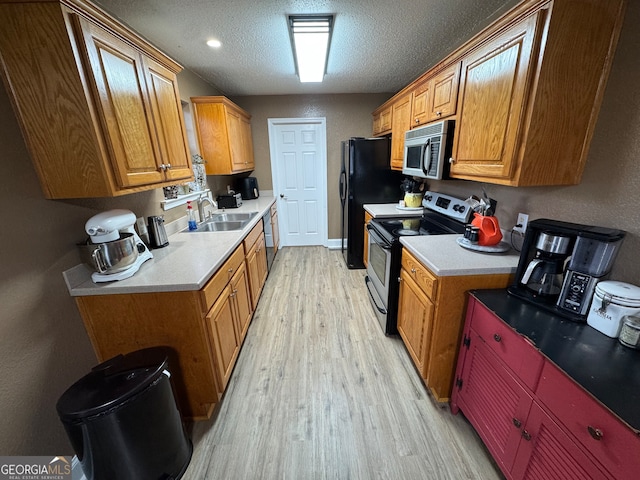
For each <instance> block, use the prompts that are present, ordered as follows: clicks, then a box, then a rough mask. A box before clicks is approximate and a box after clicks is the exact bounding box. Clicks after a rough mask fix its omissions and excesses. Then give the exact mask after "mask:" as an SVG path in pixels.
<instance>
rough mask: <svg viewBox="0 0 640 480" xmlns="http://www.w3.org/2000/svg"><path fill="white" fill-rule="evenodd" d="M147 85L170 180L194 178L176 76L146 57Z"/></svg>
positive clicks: (167, 175)
mask: <svg viewBox="0 0 640 480" xmlns="http://www.w3.org/2000/svg"><path fill="white" fill-rule="evenodd" d="M143 61H144V66H145V71H146V74H147V85H148V89H149V97H150V100H151V107H152V108H151V111H152V112H153V123H154V125H155V127H156V134H157V136H158V144H159V147H160V161H161V165H165V168H164V169H163V170H164V172H165V176H166V179H167V180H182V179H189V178H192V177H193V172H192V170H191V161H190V159H189V149H188V147H187V145H188V141H187V138H186V128H185V125H184V119H183V117H182V105H181V104H180V93H179V92H178V82H177V78H176V75H175V74H174V73H173V72H172V71H170V70H168V69H167V68H165V67H163V66H162V65H160V64H159V63H158V62H156V61H155V60H152V59H150V58H148V57H143Z"/></svg>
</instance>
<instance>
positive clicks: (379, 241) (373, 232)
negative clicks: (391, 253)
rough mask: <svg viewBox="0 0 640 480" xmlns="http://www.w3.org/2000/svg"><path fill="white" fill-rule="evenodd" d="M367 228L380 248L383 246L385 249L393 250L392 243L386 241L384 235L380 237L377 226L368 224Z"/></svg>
mask: <svg viewBox="0 0 640 480" xmlns="http://www.w3.org/2000/svg"><path fill="white" fill-rule="evenodd" d="M367 230H368V231H369V235H370V236H371V237H372V238H373V241H374V242H375V243H376V245H378V246H379V247H380V248H383V249H385V250H391V245H389V244H388V243H387V242H385V241H384V239H383V238H382V237H380V235H379V234H378V232H376V230H375V228H373V227H372V226H371V225H368V224H367Z"/></svg>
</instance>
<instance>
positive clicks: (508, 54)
mask: <svg viewBox="0 0 640 480" xmlns="http://www.w3.org/2000/svg"><path fill="white" fill-rule="evenodd" d="M624 6H625V0H610V1H607V2H603V1H601V0H523V1H522V2H520V3H519V4H518V5H516V6H515V7H514V8H513V9H511V10H510V11H508V12H507V13H505V14H504V15H503V16H502V17H501V18H499V19H498V20H496V21H495V22H494V23H493V24H492V25H490V26H488V27H487V28H486V29H484V30H483V31H482V32H480V33H478V34H477V35H475V36H474V37H473V38H471V39H470V40H469V41H467V42H466V43H465V44H464V45H462V46H461V47H460V48H458V49H457V50H455V51H454V52H452V53H451V54H450V55H448V56H447V57H446V58H444V59H443V60H442V61H441V62H439V63H438V65H436V66H435V67H433V68H432V69H431V70H429V71H428V72H426V73H425V74H423V75H422V76H421V77H420V78H419V79H417V80H416V81H415V82H414V83H413V84H411V85H409V86H407V87H405V88H404V89H402V90H401V91H400V92H398V93H397V94H396V95H395V96H394V97H393V98H391V99H390V100H388V101H387V102H385V104H384V105H383V106H381V107H380V108H379V109H378V110H376V111H375V112H374V121H375V115H376V113H378V112H379V111H381V109H382V108H383V107H385V106H387V105H393V104H394V102H396V101H400V100H401V99H403V98H405V96H406V95H407V94H408V93H412V94H413V102H412V112H411V127H416V126H419V125H422V124H424V123H428V122H431V121H434V120H437V119H438V118H445V117H447V116H453V115H455V119H456V124H455V132H454V145H453V155H452V159H451V162H452V166H451V172H450V176H451V177H452V178H458V179H464V180H475V181H478V182H486V183H497V184H503V185H511V186H534V185H538V186H542V185H574V184H578V183H580V180H581V177H582V172H583V170H584V166H585V163H586V160H587V154H588V151H589V143H590V141H591V137H592V136H593V131H594V128H595V125H596V121H597V119H598V112H599V109H600V104H601V103H602V98H603V95H604V90H605V87H606V82H607V77H608V75H609V71H610V69H611V63H612V61H613V57H614V53H615V48H616V44H617V41H618V37H619V34H620V30H621V28H622V20H623V14H624Z"/></svg>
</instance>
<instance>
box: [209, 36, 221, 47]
mask: <svg viewBox="0 0 640 480" xmlns="http://www.w3.org/2000/svg"><path fill="white" fill-rule="evenodd" d="M207 45H209V46H210V47H211V48H220V47H221V46H222V43H220V40H216V39H215V38H212V39H211V40H207Z"/></svg>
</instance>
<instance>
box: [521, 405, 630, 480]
mask: <svg viewBox="0 0 640 480" xmlns="http://www.w3.org/2000/svg"><path fill="white" fill-rule="evenodd" d="M521 436H522V441H521V442H520V447H519V448H518V454H517V456H516V460H515V462H514V464H513V469H512V474H513V477H512V478H514V479H516V478H517V479H520V478H522V479H527V480H533V479H545V480H574V479H575V480H600V479H612V478H613V477H611V476H610V475H608V474H605V473H604V472H603V471H602V470H600V468H599V467H598V466H596V464H595V463H594V462H593V461H592V460H591V456H589V455H587V454H586V453H585V449H584V448H582V447H580V446H578V444H576V443H575V442H574V440H573V438H572V437H570V436H569V435H567V434H566V433H565V432H564V431H563V429H562V428H560V426H558V424H557V423H556V422H555V421H554V420H553V419H552V418H551V417H550V416H549V415H547V414H546V413H545V412H544V411H543V410H542V408H541V407H540V406H539V405H538V404H537V403H536V402H534V403H533V406H532V407H531V412H530V414H529V418H528V419H527V423H526V425H524V427H523V429H522V433H521ZM619 478H620V477H619ZM636 478H637V477H636Z"/></svg>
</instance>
